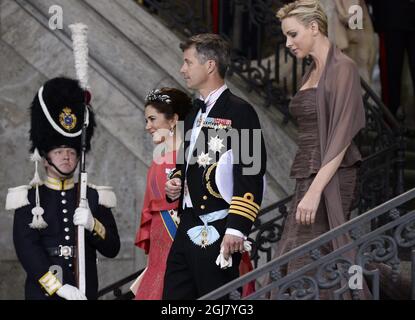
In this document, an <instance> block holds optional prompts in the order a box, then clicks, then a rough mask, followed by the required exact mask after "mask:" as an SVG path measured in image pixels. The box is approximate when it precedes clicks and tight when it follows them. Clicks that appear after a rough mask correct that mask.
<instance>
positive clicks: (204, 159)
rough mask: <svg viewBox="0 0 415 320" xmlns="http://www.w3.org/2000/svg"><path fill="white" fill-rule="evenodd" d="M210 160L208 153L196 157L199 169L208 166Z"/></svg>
mask: <svg viewBox="0 0 415 320" xmlns="http://www.w3.org/2000/svg"><path fill="white" fill-rule="evenodd" d="M211 160H212V158H211V157H209V152H208V153H204V152H202V153H201V154H200V155H199V156H198V157H197V163H198V164H199V168H200V167H203V168H206V166H207V165H209V164H210V161H211Z"/></svg>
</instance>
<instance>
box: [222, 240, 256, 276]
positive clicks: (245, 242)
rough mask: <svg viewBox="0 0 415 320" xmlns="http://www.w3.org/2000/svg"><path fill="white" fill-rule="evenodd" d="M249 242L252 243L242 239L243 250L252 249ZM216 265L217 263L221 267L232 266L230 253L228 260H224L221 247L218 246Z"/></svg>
mask: <svg viewBox="0 0 415 320" xmlns="http://www.w3.org/2000/svg"><path fill="white" fill-rule="evenodd" d="M251 244H252V243H251V242H250V241H247V240H245V241H244V252H245V251H248V252H250V251H251V249H252V247H251ZM216 265H218V266H219V267H220V268H221V269H226V268H230V267H232V255H230V256H229V258H228V260H226V259H225V256H224V255H223V247H221V248H220V253H219V255H218V257H217V258H216Z"/></svg>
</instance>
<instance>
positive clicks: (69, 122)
mask: <svg viewBox="0 0 415 320" xmlns="http://www.w3.org/2000/svg"><path fill="white" fill-rule="evenodd" d="M76 122H77V119H76V116H75V115H74V114H73V113H72V109H71V108H68V107H65V108H63V110H62V112H61V114H60V115H59V123H60V124H61V126H62V127H64V128H65V129H66V130H68V131H71V130H72V129H73V128H75V126H76Z"/></svg>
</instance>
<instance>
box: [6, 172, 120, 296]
mask: <svg viewBox="0 0 415 320" xmlns="http://www.w3.org/2000/svg"><path fill="white" fill-rule="evenodd" d="M35 193H36V192H35V188H33V189H30V190H29V192H28V201H29V203H30V204H29V205H26V206H23V207H20V208H15V209H16V211H15V217H14V229H13V240H14V245H15V249H16V253H17V256H18V258H19V260H20V262H21V264H22V265H23V268H24V269H25V271H26V273H27V278H26V285H25V296H26V299H60V298H59V297H58V296H57V295H56V294H54V293H52V294H51V293H50V292H49V294H48V293H47V291H48V288H47V287H45V286H42V284H41V283H40V281H39V280H40V279H42V277H44V276H45V275H46V274H47V273H48V271H49V268H50V267H51V266H54V265H56V266H60V267H61V268H62V280H63V281H62V285H64V284H70V285H73V286H76V283H75V277H74V264H75V262H74V257H70V256H66V257H64V256H59V255H60V254H62V251H59V247H60V246H63V247H69V248H70V247H74V246H75V244H76V238H75V229H76V226H75V225H74V224H73V215H74V212H75V209H76V194H77V185H76V184H75V185H74V184H73V180H72V182H71V181H69V180H66V181H64V182H58V180H54V181H52V179H50V178H48V180H47V182H46V185H43V186H41V187H39V196H40V206H41V207H42V208H43V209H44V214H43V218H44V220H45V222H46V223H47V224H48V226H47V227H46V228H45V229H32V228H30V227H29V224H30V223H31V222H32V218H33V215H32V212H31V210H32V208H33V207H34V206H35ZM100 193H101V194H100ZM108 195H109V198H110V199H109V200H108ZM87 197H88V203H89V208H90V209H91V212H92V215H93V216H94V218H95V227H94V231H93V232H89V231H87V230H85V270H86V296H87V298H88V299H97V293H98V276H97V254H96V251H98V252H100V253H101V254H102V255H104V256H105V257H109V258H113V257H115V256H116V255H117V254H118V252H119V250H120V239H119V236H118V230H117V226H116V223H115V220H114V217H113V215H112V213H111V209H110V208H109V207H111V206H112V205H115V203H114V202H115V194H113V193H112V191H105V192H104V193H102V192H100V187H92V188H91V187H88V189H87ZM100 198H102V199H100ZM105 199H106V200H105ZM111 202H112V203H111ZM103 204H105V206H104V205H103ZM73 249H74V250H75V248H73ZM74 250H73V251H74ZM50 294H51V296H50Z"/></svg>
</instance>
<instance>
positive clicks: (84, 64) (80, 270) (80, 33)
mask: <svg viewBox="0 0 415 320" xmlns="http://www.w3.org/2000/svg"><path fill="white" fill-rule="evenodd" d="M69 28H70V29H71V31H72V42H73V50H74V58H75V69H76V75H77V78H78V80H79V83H80V86H81V88H82V89H83V90H84V92H85V96H84V105H85V112H84V120H83V126H82V134H81V156H80V163H79V181H78V199H77V204H78V207H82V208H88V199H87V186H88V173H87V172H86V159H85V156H86V148H87V143H86V131H87V128H88V125H89V111H88V107H89V101H90V93H89V91H88V42H87V33H88V27H87V26H86V25H84V24H82V23H77V24H72V25H70V26H69ZM76 233H77V235H76V239H77V241H76V255H75V277H76V281H77V286H78V289H79V290H80V291H81V292H82V293H83V294H85V291H86V279H85V229H84V227H83V226H78V227H77V232H76Z"/></svg>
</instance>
